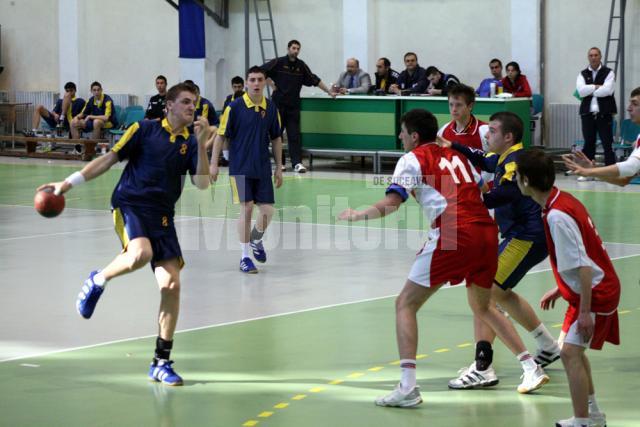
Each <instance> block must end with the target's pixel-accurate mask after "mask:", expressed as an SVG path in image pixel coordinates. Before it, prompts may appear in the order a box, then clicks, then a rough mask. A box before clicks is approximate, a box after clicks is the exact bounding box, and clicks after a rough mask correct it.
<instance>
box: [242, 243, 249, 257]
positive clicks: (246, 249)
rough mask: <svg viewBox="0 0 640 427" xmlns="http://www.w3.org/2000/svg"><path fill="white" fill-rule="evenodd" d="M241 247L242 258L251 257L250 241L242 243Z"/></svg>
mask: <svg viewBox="0 0 640 427" xmlns="http://www.w3.org/2000/svg"><path fill="white" fill-rule="evenodd" d="M240 248H241V249H242V258H249V250H250V248H249V242H247V243H240Z"/></svg>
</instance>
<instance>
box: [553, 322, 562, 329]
mask: <svg viewBox="0 0 640 427" xmlns="http://www.w3.org/2000/svg"><path fill="white" fill-rule="evenodd" d="M561 326H562V323H556V324H555V325H551V327H552V328H559V327H561Z"/></svg>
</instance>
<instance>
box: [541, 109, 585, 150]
mask: <svg viewBox="0 0 640 427" xmlns="http://www.w3.org/2000/svg"><path fill="white" fill-rule="evenodd" d="M579 107H580V106H579V105H578V104H549V108H548V110H547V111H548V118H547V129H548V132H549V134H548V138H547V139H546V144H545V145H546V146H547V147H550V148H571V147H572V146H573V145H574V144H575V143H576V141H577V140H581V139H582V127H581V124H580V115H579V114H578V109H579Z"/></svg>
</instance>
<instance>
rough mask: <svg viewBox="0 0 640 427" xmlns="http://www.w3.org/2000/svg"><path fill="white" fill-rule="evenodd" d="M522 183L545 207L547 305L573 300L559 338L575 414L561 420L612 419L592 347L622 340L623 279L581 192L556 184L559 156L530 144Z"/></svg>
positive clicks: (520, 162)
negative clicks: (551, 281)
mask: <svg viewBox="0 0 640 427" xmlns="http://www.w3.org/2000/svg"><path fill="white" fill-rule="evenodd" d="M516 163H517V170H518V187H520V190H521V191H522V194H525V195H528V196H531V198H533V200H535V201H536V202H537V203H538V204H540V206H542V207H543V222H544V225H545V232H546V235H547V245H548V249H549V259H550V261H551V267H552V270H553V274H554V276H555V278H556V282H557V285H558V286H557V288H555V289H553V290H551V291H549V292H547V293H546V294H545V295H544V296H543V297H542V299H541V301H540V305H541V307H542V308H543V309H544V310H546V309H549V308H550V307H553V306H554V304H555V301H556V300H557V299H558V298H559V297H561V296H562V297H563V298H564V299H565V300H567V301H568V302H569V308H568V309H567V312H566V314H565V319H564V323H563V325H562V334H561V336H560V340H559V341H563V345H562V352H561V357H562V362H563V364H564V366H565V370H566V371H567V377H568V379H569V388H570V390H571V398H572V401H573V411H574V417H573V418H569V419H567V420H561V421H558V422H557V423H556V426H561V427H565V426H591V425H599V426H603V425H606V420H605V417H604V414H603V413H602V412H600V410H599V408H598V406H597V403H596V402H595V391H594V387H593V379H592V377H591V368H590V365H589V362H588V360H587V358H586V356H585V354H584V352H585V349H586V348H587V347H589V348H592V349H595V350H600V349H601V348H602V346H603V344H604V342H605V341H608V342H610V343H612V344H619V343H620V335H619V330H618V311H617V307H618V302H619V301H620V280H619V279H618V276H617V275H616V272H615V270H614V268H613V264H612V263H611V259H610V258H609V255H608V254H607V252H606V250H605V248H604V245H603V243H602V240H601V239H600V236H598V232H597V230H596V228H595V226H594V224H593V221H592V220H591V217H590V216H589V213H588V212H587V210H586V209H585V207H584V206H583V205H582V203H580V202H579V201H578V200H577V199H576V198H575V197H573V196H571V195H570V194H568V193H565V192H562V191H560V190H558V188H556V187H554V186H553V183H554V181H555V168H554V164H553V160H552V159H551V158H550V157H547V156H545V154H544V153H543V152H542V151H539V150H528V151H526V152H525V153H523V154H521V155H520V157H518V160H517V161H516Z"/></svg>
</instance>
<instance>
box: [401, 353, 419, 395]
mask: <svg viewBox="0 0 640 427" xmlns="http://www.w3.org/2000/svg"><path fill="white" fill-rule="evenodd" d="M400 369H401V371H402V376H401V377H400V391H402V392H403V393H409V392H410V391H411V390H413V388H414V387H415V386H416V361H415V360H412V359H402V360H401V361H400Z"/></svg>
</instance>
